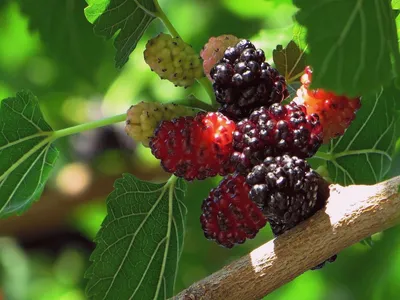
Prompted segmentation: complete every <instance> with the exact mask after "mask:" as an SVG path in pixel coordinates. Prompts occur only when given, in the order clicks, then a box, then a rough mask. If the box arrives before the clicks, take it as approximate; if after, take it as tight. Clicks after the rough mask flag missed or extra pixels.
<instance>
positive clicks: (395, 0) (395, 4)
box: [392, 0, 400, 9]
mask: <svg viewBox="0 0 400 300" xmlns="http://www.w3.org/2000/svg"><path fill="white" fill-rule="evenodd" d="M392 8H393V9H400V0H392Z"/></svg>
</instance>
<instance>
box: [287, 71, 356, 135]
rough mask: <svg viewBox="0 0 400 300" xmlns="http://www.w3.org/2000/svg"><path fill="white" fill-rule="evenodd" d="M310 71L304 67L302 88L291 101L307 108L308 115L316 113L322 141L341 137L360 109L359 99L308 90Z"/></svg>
mask: <svg viewBox="0 0 400 300" xmlns="http://www.w3.org/2000/svg"><path fill="white" fill-rule="evenodd" d="M311 78H312V70H311V68H310V67H306V69H305V73H304V74H303V75H302V77H301V79H300V80H301V83H302V86H301V87H300V88H299V89H298V90H297V97H296V98H294V99H293V101H295V102H296V103H298V104H302V105H304V106H305V107H306V108H307V112H308V113H310V114H311V113H316V114H318V116H319V119H320V122H321V125H322V127H323V141H324V143H327V142H329V141H330V139H332V138H335V137H338V136H341V135H343V134H344V132H345V130H346V129H347V128H348V127H349V126H350V124H351V122H352V121H353V120H354V118H355V116H356V112H357V110H358V109H359V108H360V107H361V101H360V98H359V97H357V98H352V99H350V98H348V97H346V96H338V95H335V94H334V93H332V92H329V91H325V90H323V89H315V90H312V89H309V86H310V84H311Z"/></svg>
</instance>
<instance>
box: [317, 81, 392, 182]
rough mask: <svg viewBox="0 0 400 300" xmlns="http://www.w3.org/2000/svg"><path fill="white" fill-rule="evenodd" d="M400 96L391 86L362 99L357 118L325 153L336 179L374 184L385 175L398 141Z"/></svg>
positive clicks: (330, 169)
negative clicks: (397, 126)
mask: <svg viewBox="0 0 400 300" xmlns="http://www.w3.org/2000/svg"><path fill="white" fill-rule="evenodd" d="M398 95H399V94H398V90H396V89H395V88H393V87H392V88H387V89H382V90H381V91H379V92H378V93H376V94H375V93H374V94H370V95H368V96H365V97H363V98H362V107H361V109H360V110H359V111H358V112H357V115H356V119H355V120H354V121H353V123H352V124H351V125H350V127H349V128H348V129H347V131H346V133H345V134H344V135H343V136H342V137H341V138H338V139H335V140H332V142H331V144H330V147H329V150H328V152H327V154H326V155H323V157H324V159H326V160H327V167H328V170H329V174H330V177H331V178H332V180H333V181H334V182H336V183H339V184H342V185H349V184H373V183H376V182H379V181H381V180H383V179H384V178H385V175H386V173H387V172H388V171H389V170H390V167H391V162H392V155H393V150H394V145H395V143H396V130H395V127H396V126H395V124H396V119H397V116H396V111H395V101H396V100H397V98H398ZM319 156H320V155H319V154H317V157H319Z"/></svg>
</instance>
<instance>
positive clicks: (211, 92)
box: [196, 77, 219, 109]
mask: <svg viewBox="0 0 400 300" xmlns="http://www.w3.org/2000/svg"><path fill="white" fill-rule="evenodd" d="M196 80H197V82H198V83H200V85H201V86H202V87H203V89H204V90H205V91H206V93H207V94H208V97H209V98H210V100H211V106H212V107H213V108H215V109H216V108H218V107H219V104H218V102H217V101H216V99H215V94H214V90H213V87H212V85H211V82H210V80H208V78H207V77H202V78H199V79H196Z"/></svg>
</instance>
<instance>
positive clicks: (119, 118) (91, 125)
mask: <svg viewBox="0 0 400 300" xmlns="http://www.w3.org/2000/svg"><path fill="white" fill-rule="evenodd" d="M125 119H126V113H124V114H120V115H116V116H113V117H110V118H105V119H100V120H96V121H93V122H88V123H84V124H80V125H76V126H72V127H68V128H64V129H60V130H56V131H54V133H53V134H52V135H51V139H52V140H56V139H58V138H60V137H64V136H68V135H72V134H77V133H80V132H82V131H87V130H92V129H95V128H98V127H103V126H107V125H112V124H114V123H119V122H123V121H125Z"/></svg>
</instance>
